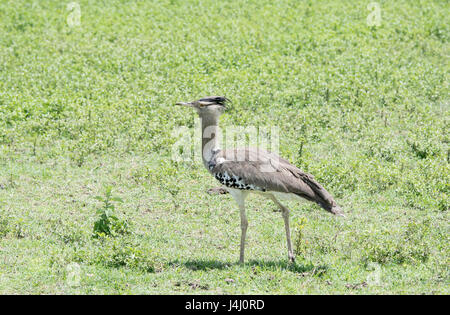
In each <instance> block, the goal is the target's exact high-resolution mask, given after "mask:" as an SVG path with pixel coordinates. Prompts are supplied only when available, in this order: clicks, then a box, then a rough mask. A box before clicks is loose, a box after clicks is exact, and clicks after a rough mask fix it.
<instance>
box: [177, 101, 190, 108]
mask: <svg viewBox="0 0 450 315" xmlns="http://www.w3.org/2000/svg"><path fill="white" fill-rule="evenodd" d="M175 105H180V106H188V107H192V106H193V105H192V103H185V102H178V103H175Z"/></svg>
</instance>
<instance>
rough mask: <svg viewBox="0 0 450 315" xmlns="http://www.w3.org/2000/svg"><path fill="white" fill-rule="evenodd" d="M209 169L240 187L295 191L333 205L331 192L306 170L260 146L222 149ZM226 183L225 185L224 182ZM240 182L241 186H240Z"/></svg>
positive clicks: (309, 198) (328, 205)
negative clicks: (258, 147)
mask: <svg viewBox="0 0 450 315" xmlns="http://www.w3.org/2000/svg"><path fill="white" fill-rule="evenodd" d="M216 161H217V163H216V164H215V166H214V167H213V168H212V169H211V172H212V173H213V174H214V176H215V177H216V178H218V177H222V179H220V178H218V179H219V180H220V181H225V185H227V183H226V180H228V184H229V185H231V186H232V185H238V186H241V187H236V188H241V189H249V188H247V187H250V189H255V190H261V191H276V192H284V193H294V194H296V195H298V196H300V197H303V198H305V199H307V200H310V201H315V202H317V203H318V204H319V205H321V206H322V207H323V208H325V209H326V210H328V211H330V210H331V208H333V207H335V206H336V202H335V201H334V200H333V198H332V196H331V195H330V194H329V193H328V192H327V191H326V190H325V189H324V188H323V187H322V186H321V185H320V184H319V183H318V182H317V181H316V180H315V179H314V177H313V176H312V175H310V174H308V173H305V172H303V171H302V170H300V169H299V168H297V167H296V166H294V165H292V164H290V163H289V161H287V160H285V159H282V158H280V157H278V156H277V155H276V154H273V153H270V152H267V151H264V150H259V149H235V150H226V151H221V152H220V153H219V154H218V156H217V157H216ZM227 186H228V185H227ZM242 186H243V187H244V188H242Z"/></svg>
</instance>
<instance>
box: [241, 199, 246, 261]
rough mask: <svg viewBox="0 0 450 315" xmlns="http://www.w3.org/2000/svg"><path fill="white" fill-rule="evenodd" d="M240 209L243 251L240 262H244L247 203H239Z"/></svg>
mask: <svg viewBox="0 0 450 315" xmlns="http://www.w3.org/2000/svg"><path fill="white" fill-rule="evenodd" d="M239 211H240V212H241V251H240V254H239V263H241V264H243V263H244V251H245V237H246V235H247V227H248V221H247V215H246V214H245V205H244V203H242V204H240V205H239Z"/></svg>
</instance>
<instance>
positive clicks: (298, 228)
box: [294, 217, 308, 256]
mask: <svg viewBox="0 0 450 315" xmlns="http://www.w3.org/2000/svg"><path fill="white" fill-rule="evenodd" d="M307 222H308V221H307V220H306V218H305V217H301V218H299V219H298V220H296V221H295V223H294V233H295V240H294V254H295V255H296V256H303V255H304V254H305V252H306V247H307V244H308V242H307V241H306V240H305V235H304V231H303V230H304V228H305V226H306V223H307Z"/></svg>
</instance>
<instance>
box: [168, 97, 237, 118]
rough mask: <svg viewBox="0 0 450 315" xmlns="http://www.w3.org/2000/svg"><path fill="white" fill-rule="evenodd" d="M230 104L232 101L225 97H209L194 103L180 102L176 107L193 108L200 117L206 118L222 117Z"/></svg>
mask: <svg viewBox="0 0 450 315" xmlns="http://www.w3.org/2000/svg"><path fill="white" fill-rule="evenodd" d="M229 102H231V101H230V100H229V99H228V98H226V97H224V96H207V97H203V98H201V99H199V100H196V101H192V102H187V103H185V102H178V103H176V105H181V106H187V107H193V108H195V110H196V111H197V113H198V115H199V116H200V117H206V116H220V115H221V114H222V113H223V112H224V111H225V109H226V108H227V104H228V103H229Z"/></svg>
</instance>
